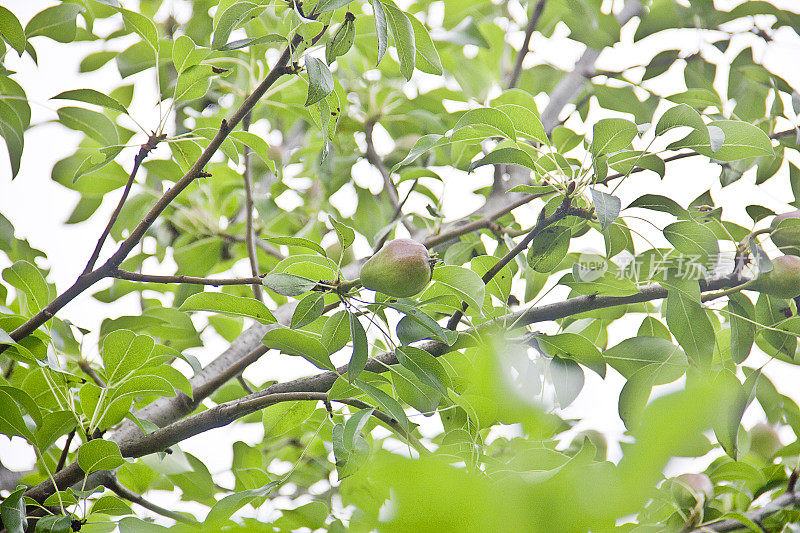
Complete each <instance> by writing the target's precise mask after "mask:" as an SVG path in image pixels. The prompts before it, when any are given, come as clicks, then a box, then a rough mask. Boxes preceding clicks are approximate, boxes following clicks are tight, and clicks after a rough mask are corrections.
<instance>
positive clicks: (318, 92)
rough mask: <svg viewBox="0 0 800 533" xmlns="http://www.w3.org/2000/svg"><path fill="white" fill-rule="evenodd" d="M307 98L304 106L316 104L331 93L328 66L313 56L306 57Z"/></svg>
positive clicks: (331, 85) (331, 87)
mask: <svg viewBox="0 0 800 533" xmlns="http://www.w3.org/2000/svg"><path fill="white" fill-rule="evenodd" d="M306 71H307V72H308V96H307V97H306V103H305V106H306V107H308V106H310V105H312V104H316V103H317V102H319V101H320V100H322V99H323V98H325V97H326V96H328V95H329V94H330V93H331V92H332V91H333V74H331V71H330V70H328V66H327V65H326V64H325V63H324V62H322V61H320V60H319V59H317V58H316V57H314V56H311V55H306Z"/></svg>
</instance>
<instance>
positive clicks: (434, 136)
mask: <svg viewBox="0 0 800 533" xmlns="http://www.w3.org/2000/svg"><path fill="white" fill-rule="evenodd" d="M442 139H444V136H443V135H439V134H438V133H429V134H427V135H423V136H422V137H420V138H419V139H417V142H415V143H414V146H413V147H412V148H411V150H410V151H409V152H408V155H407V156H405V158H403V160H402V161H400V162H399V163H397V164H396V165H395V166H394V167H392V172H396V171H397V169H399V168H400V167H403V166H405V165H408V164H409V163H412V162H413V161H415V160H416V159H417V158H418V157H419V156H421V155H422V154H424V153H427V152H429V151H430V150H432V149H433V148H434V147H435V146H436V145H437V144H438V143H439V141H441V140H442Z"/></svg>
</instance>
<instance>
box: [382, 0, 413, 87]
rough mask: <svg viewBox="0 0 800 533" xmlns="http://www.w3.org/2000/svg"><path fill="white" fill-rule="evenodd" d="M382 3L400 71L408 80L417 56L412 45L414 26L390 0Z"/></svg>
mask: <svg viewBox="0 0 800 533" xmlns="http://www.w3.org/2000/svg"><path fill="white" fill-rule="evenodd" d="M382 3H383V10H384V13H385V15H386V20H388V21H389V29H391V31H392V37H394V46H395V48H397V56H398V57H399V58H400V73H401V74H402V75H403V77H404V78H405V79H407V80H410V79H411V75H412V74H413V73H414V66H415V65H416V56H417V49H416V47H415V46H414V27H413V26H412V25H411V21H410V20H409V17H408V15H406V14H405V13H403V12H402V11H400V10H399V9H397V6H395V5H394V3H392V2H391V0H387V1H385V2H382ZM373 5H374V3H373ZM375 20H376V24H377V21H378V19H377V18H376V19H375ZM378 35H380V29H379V30H378ZM379 46H380V43H379Z"/></svg>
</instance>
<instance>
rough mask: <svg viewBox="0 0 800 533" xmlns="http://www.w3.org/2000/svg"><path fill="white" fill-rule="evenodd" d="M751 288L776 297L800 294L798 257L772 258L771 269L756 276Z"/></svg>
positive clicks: (799, 264)
mask: <svg viewBox="0 0 800 533" xmlns="http://www.w3.org/2000/svg"><path fill="white" fill-rule="evenodd" d="M751 288H752V289H753V290H754V291H758V292H763V293H764V294H769V295H770V296H775V297H777V298H796V297H798V296H800V257H797V256H795V255H782V256H780V257H776V258H775V259H773V260H772V270H770V271H769V272H766V273H764V274H761V275H760V276H758V278H756V279H755V281H753V284H752V286H751Z"/></svg>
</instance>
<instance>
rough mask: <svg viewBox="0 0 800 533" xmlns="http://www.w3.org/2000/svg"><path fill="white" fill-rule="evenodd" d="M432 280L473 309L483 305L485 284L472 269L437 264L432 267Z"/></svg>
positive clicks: (477, 309)
mask: <svg viewBox="0 0 800 533" xmlns="http://www.w3.org/2000/svg"><path fill="white" fill-rule="evenodd" d="M433 280H434V281H435V282H436V283H439V284H441V285H444V286H445V287H447V288H448V289H449V291H450V292H452V293H453V294H455V295H456V296H458V297H459V298H461V299H462V300H463V301H465V302H467V304H468V305H469V306H470V307H471V308H472V309H473V310H475V311H479V310H480V309H481V308H482V307H483V299H484V297H485V295H486V285H485V284H484V283H483V280H482V279H481V278H480V276H478V275H477V274H476V273H475V272H473V271H472V270H469V269H467V268H462V267H458V266H452V265H439V266H437V267H436V268H434V269H433Z"/></svg>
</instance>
